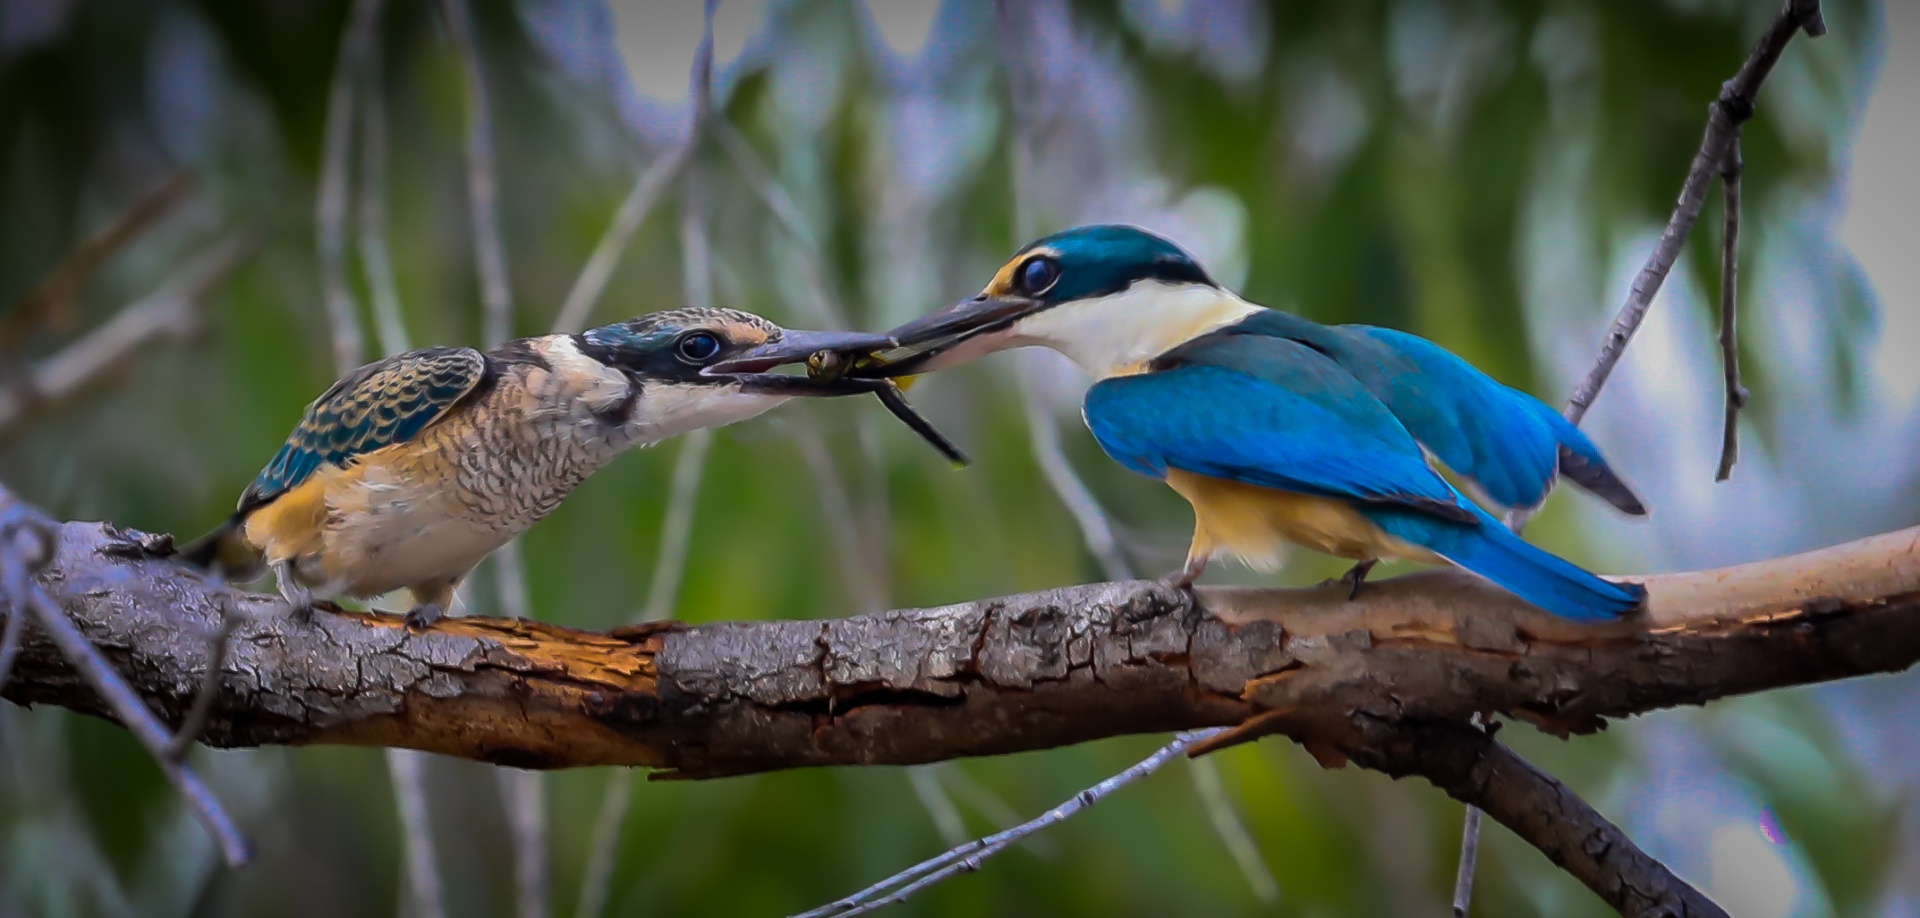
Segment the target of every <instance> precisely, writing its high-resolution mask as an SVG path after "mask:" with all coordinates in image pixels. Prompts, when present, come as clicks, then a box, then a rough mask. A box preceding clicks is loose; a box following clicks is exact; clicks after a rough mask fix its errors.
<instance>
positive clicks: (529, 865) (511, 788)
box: [495, 768, 549, 918]
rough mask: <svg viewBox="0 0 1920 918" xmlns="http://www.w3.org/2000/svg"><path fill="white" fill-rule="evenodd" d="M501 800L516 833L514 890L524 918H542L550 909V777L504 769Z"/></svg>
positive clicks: (502, 771) (508, 824) (501, 771)
mask: <svg viewBox="0 0 1920 918" xmlns="http://www.w3.org/2000/svg"><path fill="white" fill-rule="evenodd" d="M495 774H496V775H498V777H499V779H500V796H501V799H502V800H504V801H505V802H506V808H507V827H508V829H509V830H510V831H511V832H512V833H513V881H514V882H513V887H514V891H515V902H516V904H517V905H518V914H519V915H520V916H521V918H542V916H545V915H547V914H549V909H548V908H547V888H548V883H547V872H548V867H547V782H546V775H543V774H541V773H540V772H537V771H527V770H525V769H520V768H502V769H500V770H498V771H497V772H495Z"/></svg>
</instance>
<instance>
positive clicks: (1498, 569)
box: [1367, 511, 1647, 622]
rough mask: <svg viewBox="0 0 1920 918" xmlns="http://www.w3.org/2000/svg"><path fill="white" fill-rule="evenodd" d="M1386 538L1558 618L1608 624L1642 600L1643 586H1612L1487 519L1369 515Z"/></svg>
mask: <svg viewBox="0 0 1920 918" xmlns="http://www.w3.org/2000/svg"><path fill="white" fill-rule="evenodd" d="M1367 515H1368V516H1370V517H1373V518H1374V522H1375V523H1376V524H1378V525H1379V526H1380V527H1381V528H1382V529H1385V530H1386V531H1387V532H1388V533H1391V534H1393V535H1395V536H1398V537H1400V538H1402V539H1405V540H1407V541H1409V542H1412V543H1414V544H1416V545H1420V546H1422V547H1424V548H1427V549H1428V550H1430V551H1432V552H1433V553H1434V554H1437V555H1439V556H1441V557H1443V558H1445V559H1447V560H1448V561H1451V562H1453V563H1454V564H1457V565H1459V566H1461V567H1463V568H1466V569H1467V570H1469V571H1472V572H1473V573H1475V574H1478V575H1480V576H1482V577H1485V578H1487V579H1488V580H1491V581H1493V582H1494V583H1495V584H1497V585H1498V586H1500V587H1502V588H1504V589H1506V590H1507V591H1508V592H1511V593H1513V594H1514V595H1516V596H1518V597H1520V598H1521V599H1524V600H1526V601H1527V602H1530V603H1533V604H1534V605H1536V606H1539V607H1540V608H1542V609H1544V610H1546V611H1548V612H1551V613H1553V614H1554V615H1558V616H1560V617H1561V618H1566V619H1571V620H1573V621H1577V622H1606V621H1612V620H1614V619H1617V618H1620V617H1621V616H1623V615H1626V614H1627V613H1629V612H1632V611H1633V610H1635V609H1637V608H1639V607H1640V606H1641V604H1642V603H1644V602H1645V601H1646V596H1647V591H1646V588H1645V587H1642V586H1640V585H1639V584H1637V583H1615V582H1613V581H1611V580H1606V579H1603V578H1601V577H1599V576H1596V575H1594V574H1591V573H1588V572H1587V571H1585V570H1582V569H1581V568H1580V567H1579V566H1578V565H1575V564H1574V563H1572V562H1570V561H1567V560H1566V559H1564V558H1560V557H1558V556H1556V555H1554V554H1552V553H1550V552H1548V551H1546V550H1545V549H1541V548H1538V547H1535V546H1534V545H1532V544H1530V543H1528V542H1527V541H1526V540H1524V539H1522V538H1520V537H1519V536H1517V535H1514V534H1513V533H1512V532H1510V531H1509V530H1508V529H1507V527H1506V526H1504V525H1501V523H1500V522H1499V521H1498V520H1495V519H1494V518H1493V517H1491V516H1483V518H1482V519H1481V521H1480V523H1479V525H1477V526H1469V525H1462V524H1459V523H1449V522H1444V521H1441V520H1436V519H1433V518H1431V517H1426V518H1422V517H1421V516H1420V515H1418V514H1413V513H1406V512H1392V511H1389V512H1386V513H1381V512H1379V511H1373V512H1368V513H1367Z"/></svg>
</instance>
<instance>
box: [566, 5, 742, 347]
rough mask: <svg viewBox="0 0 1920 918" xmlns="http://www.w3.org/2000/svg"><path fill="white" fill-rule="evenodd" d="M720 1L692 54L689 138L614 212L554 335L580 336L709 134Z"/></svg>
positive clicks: (638, 182) (708, 9) (576, 282)
mask: <svg viewBox="0 0 1920 918" xmlns="http://www.w3.org/2000/svg"><path fill="white" fill-rule="evenodd" d="M719 2H720V0H707V4H706V18H707V23H708V25H709V28H708V29H707V30H706V31H705V32H704V33H703V34H702V36H701V38H700V45H699V47H697V48H695V49H694V52H693V69H692V72H691V73H690V74H689V75H688V77H687V82H688V94H689V95H690V96H691V97H692V100H693V101H692V109H693V110H692V113H691V114H690V116H689V123H688V127H687V139H686V142H685V143H682V144H680V145H679V146H677V147H674V148H673V149H672V150H671V151H669V152H667V153H666V154H664V155H662V156H661V157H660V158H659V159H656V160H654V161H653V163H652V164H651V165H649V166H647V168H646V169H645V170H643V171H642V172H641V173H640V175H639V176H638V177H637V178H635V179H634V182H633V189H632V190H630V191H628V192H627V197H626V199H625V200H623V201H621V202H620V209H619V210H617V211H615V212H614V215H613V222H612V223H611V224H608V226H607V231H606V232H605V233H602V234H601V236H600V241H599V242H598V243H596V244H595V245H594V247H593V254H592V255H589V256H588V257H587V266H586V267H585V268H583V269H582V270H581V271H580V276H579V277H578V278H576V279H575V280H574V282H573V288H572V289H570V290H568V291H567V299H566V301H565V303H563V304H562V305H561V307H560V314H559V316H557V317H556V318H555V319H554V323H553V330H554V331H555V332H556V333H565V332H573V331H578V330H579V329H580V328H582V327H584V326H585V325H586V324H587V320H588V319H589V318H591V317H592V315H593V305H594V304H595V303H596V302H598V301H599V300H600V294H601V293H602V292H604V291H605V290H606V287H607V279H608V278H610V277H612V276H613V269H614V268H615V267H616V266H618V265H619V264H620V256H621V254H623V253H624V252H626V249H627V243H628V242H630V241H632V239H633V234H634V233H635V232H636V231H638V230H639V229H640V224H642V223H644V222H646V219H647V214H649V213H651V212H652V211H653V207H654V205H655V204H657V203H659V201H660V197H661V195H663V194H665V193H666V190H667V187H668V186H669V185H671V184H673V181H674V179H676V178H679V176H680V173H681V171H682V170H684V169H685V168H686V166H687V163H688V162H690V161H691V160H692V158H693V155H694V152H695V151H696V149H697V148H698V147H699V145H700V138H701V137H702V136H703V134H704V133H705V132H706V122H707V115H708V113H709V112H710V111H711V109H712V99H713V29H712V28H711V25H712V22H713V13H714V9H715V8H716V7H718V6H719Z"/></svg>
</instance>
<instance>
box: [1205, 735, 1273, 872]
mask: <svg viewBox="0 0 1920 918" xmlns="http://www.w3.org/2000/svg"><path fill="white" fill-rule="evenodd" d="M1187 773H1188V774H1189V775H1190V776H1192V778H1193V790H1194V793H1196V794H1198V795H1199V797H1200V805H1201V807H1203V808H1204V809H1205V810H1206V811H1207V819H1208V821H1210V822H1212V823H1213V833H1214V834H1215V835H1218V836H1220V841H1221V842H1222V843H1224V844H1225V845H1226V846H1227V853H1228V854H1230V855H1232V856H1233V863H1234V864H1235V865H1236V866H1238V867H1239V868H1240V875H1241V876H1243V877H1246V880H1247V885H1248V886H1250V887H1252V888H1253V897H1254V898H1255V899H1258V900H1260V901H1261V902H1267V903H1272V902H1278V901H1280V881H1279V880H1276V879H1274V876H1273V871H1271V870H1268V869H1267V862H1266V859H1265V858H1263V857H1261V856H1260V845H1259V843H1258V842H1255V841H1254V840H1253V833H1251V832H1248V831H1247V826H1246V823H1244V822H1241V821H1240V814H1239V812H1238V811H1236V810H1235V809H1234V808H1233V801H1232V800H1231V799H1229V798H1228V797H1227V788H1226V785H1225V784H1224V783H1223V782H1222V781H1221V780H1220V761H1219V759H1218V758H1216V757H1212V756H1208V757H1203V758H1197V759H1194V758H1190V759H1187Z"/></svg>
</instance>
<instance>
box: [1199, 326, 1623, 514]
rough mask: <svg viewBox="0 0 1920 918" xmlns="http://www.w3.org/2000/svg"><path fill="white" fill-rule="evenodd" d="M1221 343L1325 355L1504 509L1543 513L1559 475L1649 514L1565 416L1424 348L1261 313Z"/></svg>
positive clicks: (1376, 333) (1383, 331)
mask: <svg viewBox="0 0 1920 918" xmlns="http://www.w3.org/2000/svg"><path fill="white" fill-rule="evenodd" d="M1225 333H1226V334H1241V335H1256V336H1273V337H1281V338H1287V339H1289V340H1294V341H1299V342H1301V343H1303V344H1306V345H1307V346H1309V347H1312V348H1314V349H1315V350H1318V351H1320V352H1321V353H1323V354H1326V355H1327V357H1328V358H1329V359H1331V360H1333V361H1334V362H1335V363H1337V364H1339V365H1340V366H1341V367H1342V368H1343V369H1345V370H1346V371H1347V372H1349V373H1351V374H1353V376H1354V378H1356V379H1358V380H1359V381H1360V384H1361V385H1363V386H1365V387H1366V388H1367V390H1368V391H1370V392H1372V393H1373V394H1374V396H1375V397H1377V398H1378V399H1379V400H1380V401H1381V403H1382V404H1384V405H1386V406H1387V409H1388V410H1390V411H1392V412H1393V414H1394V416H1395V417H1396V418H1398V419H1399V420H1400V422H1401V424H1403V425H1405V426H1406V428H1407V431H1408V432H1409V433H1411V434H1413V437H1414V439H1415V440H1418V441H1419V442H1420V444H1421V445H1422V446H1425V447H1426V448H1427V450H1428V451H1430V452H1432V453H1433V455H1434V457H1435V458H1437V459H1439V460H1440V461H1441V462H1442V463H1444V464H1445V465H1446V466H1447V467H1448V468H1450V469H1453V470H1454V471H1455V472H1458V473H1459V474H1460V475H1462V476H1464V477H1466V478H1468V479H1470V480H1472V481H1473V482H1474V483H1475V484H1477V485H1479V486H1480V489H1481V490H1482V491H1484V492H1486V495H1487V496H1488V497H1489V498H1491V499H1492V500H1494V501H1496V502H1498V503H1500V504H1502V505H1504V506H1508V507H1533V506H1537V505H1538V504H1539V503H1540V502H1541V501H1543V500H1545V499H1546V496H1547V491H1548V489H1549V488H1550V487H1552V484H1553V479H1554V475H1555V474H1556V472H1557V473H1561V474H1565V475H1566V476H1567V477H1568V479H1569V480H1572V481H1573V482H1574V483H1576V484H1579V485H1581V486H1582V487H1585V488H1587V489H1588V490H1590V491H1593V492H1594V493H1595V494H1597V495H1599V496H1601V497H1603V498H1605V499H1606V500H1607V501H1609V502H1610V503H1612V504H1613V505H1614V506H1616V507H1619V508H1620V509H1621V510H1624V511H1626V512H1628V513H1635V514H1638V513H1644V512H1646V511H1645V508H1644V507H1642V506H1641V505H1640V502H1639V499H1638V498H1636V497H1635V496H1634V495H1633V492H1632V490H1631V489H1629V488H1628V487H1627V486H1626V484H1625V483H1624V482H1622V481H1620V479H1619V478H1618V476H1616V475H1615V474H1614V473H1613V471H1612V470H1611V469H1610V468H1608V466H1607V463H1606V460H1605V459H1604V458H1602V457H1601V455H1600V450H1599V448H1598V447H1596V446H1595V445H1594V444H1593V441H1592V440H1589V439H1588V438H1587V435H1586V434H1584V433H1582V432H1581V431H1580V429H1579V428H1577V427H1574V426H1573V425H1572V424H1569V423H1567V421H1566V419H1565V418H1563V417H1561V416H1560V413H1559V412H1557V411H1555V410H1553V409H1552V408H1550V407H1548V406H1547V405H1546V404H1545V403H1543V402H1541V401H1540V400H1539V399H1537V398H1534V397H1533V396H1531V395H1528V394H1527V393H1525V392H1521V391H1520V390H1518V389H1514V388H1512V387H1510V386H1506V385H1502V384H1501V383H1499V382H1497V381H1495V380H1494V379H1493V378H1492V377H1489V376H1487V375H1486V374H1485V373H1482V372H1480V371H1479V370H1478V369H1476V368H1474V366H1473V365H1472V364H1469V363H1467V362H1466V361H1465V360H1462V359H1460V358H1459V357H1458V356H1457V355H1455V354H1453V353H1452V352H1451V351H1448V350H1447V349H1445V348H1443V347H1441V346H1439V345H1437V344H1434V343H1433V342H1431V341H1428V340H1426V339H1425V338H1421V337H1418V336H1416V335H1410V334H1407V333H1406V332H1401V331H1396V330H1393V329H1388V328H1376V327H1373V326H1368V325H1342V326H1326V325H1321V324H1319V323H1317V322H1311V321H1308V320H1306V319H1303V318H1300V317H1299V316H1295V315H1291V314H1288V313H1284V312H1280V311H1278V310H1263V311H1261V312H1259V313H1256V314H1254V315H1253V316H1250V317H1248V318H1247V319H1246V320H1244V321H1242V322H1240V323H1239V324H1237V325H1235V326H1234V327H1232V328H1230V329H1227V330H1225Z"/></svg>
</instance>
